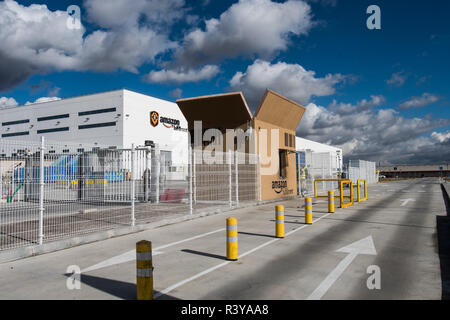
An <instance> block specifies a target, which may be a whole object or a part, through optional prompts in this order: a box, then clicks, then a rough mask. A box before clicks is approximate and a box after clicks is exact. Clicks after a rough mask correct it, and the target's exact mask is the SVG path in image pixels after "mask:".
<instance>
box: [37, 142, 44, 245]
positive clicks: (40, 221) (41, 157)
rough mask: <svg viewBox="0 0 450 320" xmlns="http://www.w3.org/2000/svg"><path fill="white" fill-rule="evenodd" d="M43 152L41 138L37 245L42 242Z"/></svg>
mask: <svg viewBox="0 0 450 320" xmlns="http://www.w3.org/2000/svg"><path fill="white" fill-rule="evenodd" d="M44 150H45V138H44V137H41V148H40V152H39V158H40V159H39V235H38V239H39V244H40V245H41V244H42V243H43V241H44Z"/></svg>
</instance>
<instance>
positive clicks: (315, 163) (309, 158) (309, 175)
mask: <svg viewBox="0 0 450 320" xmlns="http://www.w3.org/2000/svg"><path fill="white" fill-rule="evenodd" d="M335 164H336V161H335V159H334V156H333V154H332V153H330V152H312V151H305V165H306V179H305V180H306V183H305V185H306V192H305V193H304V194H305V195H313V194H314V181H315V180H317V179H337V178H338V176H339V171H338V168H337V167H336V165H335ZM300 178H301V176H300ZM300 183H301V181H300ZM337 188H338V183H337V182H334V181H318V182H317V190H318V192H321V193H323V192H327V191H328V190H334V189H337Z"/></svg>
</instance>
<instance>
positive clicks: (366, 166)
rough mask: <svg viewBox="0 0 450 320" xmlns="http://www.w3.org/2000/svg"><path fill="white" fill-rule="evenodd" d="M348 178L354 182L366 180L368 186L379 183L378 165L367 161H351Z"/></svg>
mask: <svg viewBox="0 0 450 320" xmlns="http://www.w3.org/2000/svg"><path fill="white" fill-rule="evenodd" d="M348 178H349V179H350V180H352V181H354V182H355V181H357V180H358V179H364V180H366V181H367V183H368V184H373V183H377V182H378V178H377V172H376V163H375V162H371V161H365V160H349V163H348Z"/></svg>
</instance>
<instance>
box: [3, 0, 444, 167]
mask: <svg viewBox="0 0 450 320" xmlns="http://www.w3.org/2000/svg"><path fill="white" fill-rule="evenodd" d="M372 4H376V5H378V6H379V7H380V9H381V30H369V29H368V28H367V27H366V20H367V18H368V17H369V15H368V14H367V13H366V9H367V7H368V6H369V5H372ZM71 5H76V6H78V7H79V8H80V16H81V18H80V19H81V25H80V26H77V25H76V24H74V23H72V22H73V21H71V20H69V23H68V13H67V8H68V7H69V6H71ZM449 12H450V2H449V1H447V0H442V1H440V0H430V1H407V0H396V1H392V0H390V1H388V0H371V1H365V0H360V1H350V0H304V1H302V0H288V1H270V0H239V1H222V0H221V1H218V0H197V1H188V0H165V1H160V0H133V1H130V0H108V1H104V0H84V1H74V0H71V1H66V0H57V1H56V0H55V1H14V0H5V1H0V44H1V45H0V108H5V107H11V106H16V105H17V106H18V107H20V106H23V105H26V104H29V103H34V102H42V101H46V100H52V99H59V98H65V97H71V96H77V95H83V94H89V93H94V92H101V91H107V90H113V89H118V88H123V87H124V88H128V89H130V90H135V91H138V92H141V93H144V94H148V95H152V96H155V97H159V98H162V99H167V100H171V101H175V100H176V99H178V98H181V97H183V98H185V97H193V96H198V95H207V94H215V93H223V92H228V91H243V92H244V95H245V97H246V99H247V100H248V103H249V105H250V106H251V108H252V109H253V110H254V109H255V108H256V107H257V105H258V103H259V100H260V99H261V96H262V94H263V92H264V90H265V89H266V88H270V89H273V90H275V91H278V92H280V93H281V94H283V95H286V96H287V97H289V98H291V99H294V100H296V101H298V102H300V103H301V104H303V105H304V106H305V107H306V108H307V112H306V114H305V116H304V118H303V120H302V122H301V123H300V125H299V127H298V129H297V134H298V135H299V136H302V137H305V138H307V139H312V140H315V141H319V142H324V143H328V144H332V145H336V146H340V147H342V148H343V149H344V154H345V156H346V158H347V159H349V158H353V159H358V158H359V159H366V160H373V161H378V162H382V163H396V164H400V163H436V162H450V85H449V84H450V81H449V72H450V59H449V53H450V19H448V15H449Z"/></svg>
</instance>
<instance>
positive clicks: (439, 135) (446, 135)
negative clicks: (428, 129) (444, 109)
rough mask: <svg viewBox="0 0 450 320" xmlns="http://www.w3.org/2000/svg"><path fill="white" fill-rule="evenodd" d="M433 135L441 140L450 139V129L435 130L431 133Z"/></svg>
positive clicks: (437, 139)
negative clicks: (444, 130) (442, 131)
mask: <svg viewBox="0 0 450 320" xmlns="http://www.w3.org/2000/svg"><path fill="white" fill-rule="evenodd" d="M431 137H432V138H433V139H435V140H436V141H439V142H446V141H450V131H447V132H444V133H439V132H433V133H432V134H431Z"/></svg>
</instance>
